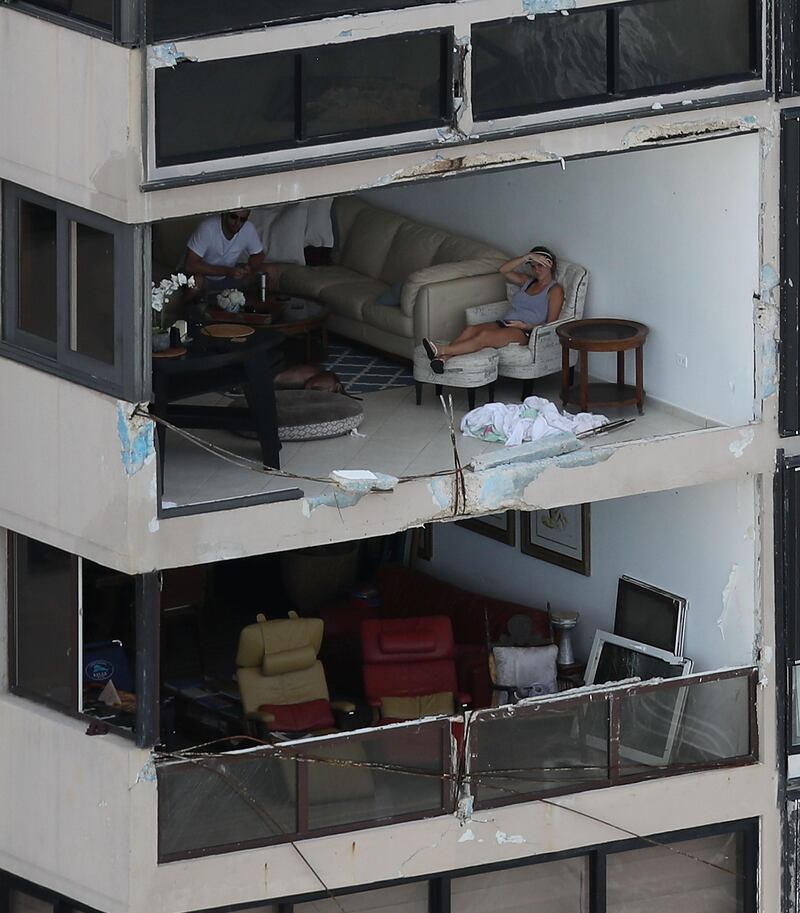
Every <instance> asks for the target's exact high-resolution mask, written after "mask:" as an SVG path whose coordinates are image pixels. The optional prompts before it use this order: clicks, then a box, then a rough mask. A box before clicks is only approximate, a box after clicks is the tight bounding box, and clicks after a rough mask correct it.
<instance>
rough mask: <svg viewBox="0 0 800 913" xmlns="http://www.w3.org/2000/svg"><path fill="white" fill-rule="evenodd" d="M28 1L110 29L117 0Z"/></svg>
mask: <svg viewBox="0 0 800 913" xmlns="http://www.w3.org/2000/svg"><path fill="white" fill-rule="evenodd" d="M27 2H28V3H32V4H33V5H34V6H41V7H43V8H44V9H50V10H56V11H57V12H59V13H63V14H64V15H65V16H72V17H74V18H75V19H80V20H82V21H83V22H91V23H92V24H93V25H99V26H103V27H104V28H108V29H110V28H111V26H112V25H113V23H114V4H115V3H116V2H117V0H27Z"/></svg>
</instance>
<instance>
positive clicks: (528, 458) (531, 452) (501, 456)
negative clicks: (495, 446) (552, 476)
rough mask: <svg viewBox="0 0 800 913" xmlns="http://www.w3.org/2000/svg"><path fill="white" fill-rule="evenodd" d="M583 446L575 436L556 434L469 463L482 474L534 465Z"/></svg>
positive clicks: (492, 451) (482, 454) (495, 452)
mask: <svg viewBox="0 0 800 913" xmlns="http://www.w3.org/2000/svg"><path fill="white" fill-rule="evenodd" d="M581 446H582V445H581V442H580V441H579V440H578V439H577V438H576V437H575V435H574V434H570V433H568V432H565V433H564V434H554V435H551V436H550V437H546V438H542V439H541V440H538V441H531V442H529V443H527V444H519V445H517V446H516V447H505V448H503V450H490V451H489V452H488V453H481V454H479V455H478V456H476V457H473V458H472V459H471V460H470V461H469V467H470V469H474V470H475V472H481V471H483V470H485V469H492V468H494V467H495V466H505V465H508V464H510V463H533V462H535V461H536V460H544V459H547V458H548V457H553V456H558V455H559V454H562V453H570V452H571V451H573V450H579V449H580V447H581Z"/></svg>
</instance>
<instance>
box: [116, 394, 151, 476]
mask: <svg viewBox="0 0 800 913" xmlns="http://www.w3.org/2000/svg"><path fill="white" fill-rule="evenodd" d="M117 435H118V436H119V441H120V444H121V445H122V448H121V453H122V465H123V466H124V467H125V472H126V473H127V474H128V475H129V476H134V475H136V473H137V472H139V470H140V469H142V467H143V466H144V465H145V463H148V462H149V461H150V460H151V459H152V457H153V455H154V453H155V448H154V446H153V422H151V421H150V420H149V419H146V418H133V417H129V416H128V414H127V412H126V410H125V407H124V406H123V405H122V404H121V403H117Z"/></svg>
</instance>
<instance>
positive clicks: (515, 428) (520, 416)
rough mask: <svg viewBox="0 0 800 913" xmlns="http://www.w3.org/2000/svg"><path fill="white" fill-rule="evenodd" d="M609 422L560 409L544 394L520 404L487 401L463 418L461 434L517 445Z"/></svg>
mask: <svg viewBox="0 0 800 913" xmlns="http://www.w3.org/2000/svg"><path fill="white" fill-rule="evenodd" d="M607 423H608V419H607V418H606V417H605V416H604V415H593V414H592V413H591V412H579V413H578V414H577V415H570V414H569V413H567V412H559V411H558V407H557V406H556V405H555V403H551V402H550V400H549V399H543V398H542V397H541V396H529V397H528V398H527V399H525V400H524V401H523V402H521V403H515V404H513V405H510V406H509V405H506V404H505V403H487V404H486V405H485V406H478V408H477V409H473V410H472V411H471V412H468V413H467V414H466V415H465V416H464V418H462V419H461V433H462V434H465V435H467V436H468V437H477V438H481V440H484V441H494V442H496V443H502V444H505V445H506V447H514V446H516V445H518V444H524V443H525V442H526V441H540V440H541V439H542V438H545V437H549V436H550V435H552V434H563V433H564V432H565V431H566V432H572V434H580V433H581V432H582V431H591V430H592V429H593V428H599V427H600V426H601V425H605V424H607Z"/></svg>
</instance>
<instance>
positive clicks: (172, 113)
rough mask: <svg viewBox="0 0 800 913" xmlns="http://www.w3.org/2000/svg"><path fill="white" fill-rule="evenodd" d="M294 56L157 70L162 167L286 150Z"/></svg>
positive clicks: (292, 128) (290, 133)
mask: <svg viewBox="0 0 800 913" xmlns="http://www.w3.org/2000/svg"><path fill="white" fill-rule="evenodd" d="M295 58H296V55H295V54H257V55H254V56H252V57H236V58H232V59H228V60H209V61H204V62H202V63H184V64H181V65H180V66H177V67H174V68H173V67H164V68H162V69H160V70H157V71H156V132H157V136H156V143H157V155H158V160H159V163H160V164H166V163H170V162H172V163H174V162H181V161H198V160H202V159H213V158H223V157H225V156H226V155H231V154H242V153H245V152H248V151H255V150H258V149H264V148H269V147H271V146H275V145H284V146H285V145H288V144H290V143H292V142H293V140H294V137H295V97H294V92H295Z"/></svg>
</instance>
